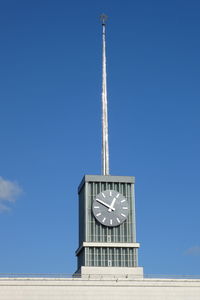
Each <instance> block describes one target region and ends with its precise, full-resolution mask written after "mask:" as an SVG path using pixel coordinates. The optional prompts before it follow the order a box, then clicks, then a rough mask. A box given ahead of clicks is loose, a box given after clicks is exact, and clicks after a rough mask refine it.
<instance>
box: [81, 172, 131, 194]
mask: <svg viewBox="0 0 200 300" xmlns="http://www.w3.org/2000/svg"><path fill="white" fill-rule="evenodd" d="M86 182H113V183H132V184H133V183H135V177H134V176H113V175H84V176H83V179H82V180H81V183H80V185H79V187H78V191H80V190H81V188H82V187H83V185H84V184H85V183H86Z"/></svg>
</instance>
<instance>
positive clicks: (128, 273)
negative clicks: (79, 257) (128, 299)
mask: <svg viewBox="0 0 200 300" xmlns="http://www.w3.org/2000/svg"><path fill="white" fill-rule="evenodd" d="M74 277H81V278H96V279H101V278H116V279H117V278H129V279H137V278H143V268H142V267H134V268H127V267H86V266H82V267H81V268H80V269H79V270H77V271H76V273H75V274H74Z"/></svg>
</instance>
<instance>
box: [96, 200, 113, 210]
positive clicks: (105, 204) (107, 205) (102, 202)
mask: <svg viewBox="0 0 200 300" xmlns="http://www.w3.org/2000/svg"><path fill="white" fill-rule="evenodd" d="M96 201H98V202H99V203H101V204H103V205H104V206H106V207H108V208H109V209H112V210H115V208H112V207H111V206H110V205H109V204H107V203H105V202H104V201H102V200H100V199H96Z"/></svg>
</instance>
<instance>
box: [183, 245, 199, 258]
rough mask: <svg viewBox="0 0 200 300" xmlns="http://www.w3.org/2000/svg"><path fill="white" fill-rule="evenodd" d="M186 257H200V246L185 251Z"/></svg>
mask: <svg viewBox="0 0 200 300" xmlns="http://www.w3.org/2000/svg"><path fill="white" fill-rule="evenodd" d="M185 254H186V255H191V256H200V246H193V247H191V248H189V249H187V250H186V251H185Z"/></svg>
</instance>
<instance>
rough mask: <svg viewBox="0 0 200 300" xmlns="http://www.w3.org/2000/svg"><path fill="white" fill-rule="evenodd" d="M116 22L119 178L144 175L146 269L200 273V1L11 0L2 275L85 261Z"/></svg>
mask: <svg viewBox="0 0 200 300" xmlns="http://www.w3.org/2000/svg"><path fill="white" fill-rule="evenodd" d="M102 12H104V13H106V14H107V15H108V16H109V20H108V23H107V62H108V66H107V72H108V101H109V134H110V167H111V175H131V176H135V177H136V213H137V240H138V242H140V243H141V248H140V251H139V264H140V266H143V267H144V272H145V273H146V274H172V275H185V274H188V275H197V274H198V275H199V274H200V271H199V270H200V238H199V229H200V218H199V211H200V189H199V186H200V184H199V179H200V178H199V174H200V173H199V170H200V158H199V153H200V140H199V136H200V134H199V131H200V118H199V115H200V102H199V99H200V88H199V81H200V56H199V53H200V39H199V36H200V2H199V1H195V0H190V1H189V0H188V1H184V0H182V1H178V0H173V1H172V0H169V1H156V0H152V1H147V0H141V1H130V0H123V1H117V0H116V1H113V0H110V1H109V0H107V1H104V0H103V1H88V0H86V1H80V0H77V1H61V0H57V1H55V0H52V1H51V0H50V1H47V0H46V1H44V0H40V1H38V0H34V1H32V0H30V1H21V0H17V1H14V0H8V1H5V0H2V1H1V2H0V39H1V42H0V54H1V55H0V65H1V68H0V83H1V84H0V85H1V88H0V141H1V145H0V210H1V212H0V237H1V243H0V272H1V273H49V272H50V273H68V274H71V273H73V272H74V271H75V270H76V258H75V250H76V248H77V247H78V197H77V187H78V185H79V183H80V181H81V179H82V177H83V175H84V174H100V172H101V25H100V21H99V16H100V14H101V13H102Z"/></svg>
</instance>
